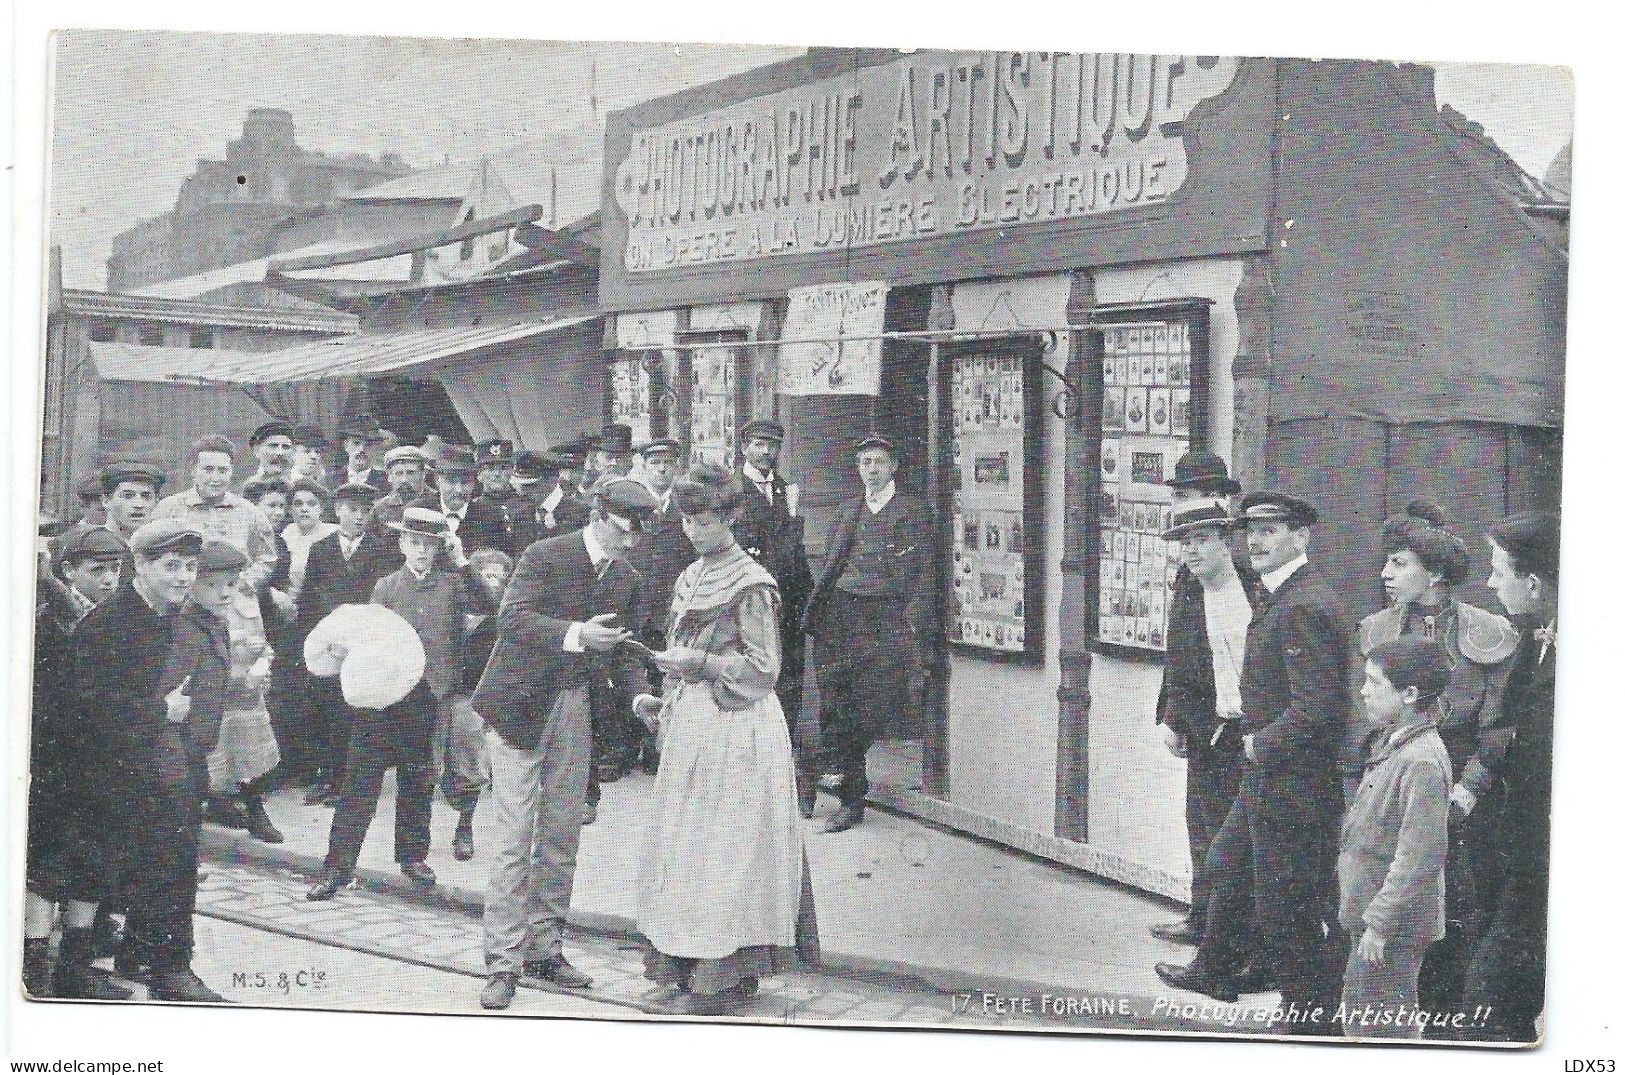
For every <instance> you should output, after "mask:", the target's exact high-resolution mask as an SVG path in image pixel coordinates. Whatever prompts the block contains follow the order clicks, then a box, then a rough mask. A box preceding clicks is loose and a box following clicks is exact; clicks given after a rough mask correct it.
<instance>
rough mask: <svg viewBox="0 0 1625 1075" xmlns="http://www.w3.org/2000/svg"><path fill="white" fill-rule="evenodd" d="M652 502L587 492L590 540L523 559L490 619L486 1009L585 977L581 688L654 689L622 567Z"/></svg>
mask: <svg viewBox="0 0 1625 1075" xmlns="http://www.w3.org/2000/svg"><path fill="white" fill-rule="evenodd" d="M653 508H654V497H653V496H652V495H651V494H650V492H649V491H648V490H647V489H645V488H644V487H643V486H642V484H640V483H638V482H636V481H633V480H632V479H630V478H616V477H611V478H607V479H605V480H604V481H603V482H601V483H600V484H599V485H598V486H597V487H595V491H594V506H593V517H592V521H591V522H590V523H589V524H588V525H587V527H586V528H584V529H582V530H579V531H576V532H574V533H571V534H565V535H563V536H561V537H556V538H549V539H546V540H543V541H538V542H536V543H534V544H533V545H531V546H530V548H528V549H526V550H525V555H524V556H523V558H521V559H520V561H519V566H518V567H517V568H516V569H515V571H514V575H513V581H512V582H511V583H510V584H509V586H508V592H507V593H506V594H505V595H504V597H503V600H502V608H501V610H500V611H499V612H498V613H497V643H496V648H495V649H494V650H493V651H492V653H491V659H490V661H489V663H487V665H486V667H485V674H484V675H483V676H481V677H480V684H479V687H478V688H477V689H476V690H475V691H474V696H473V698H472V700H471V701H472V704H473V707H474V711H475V712H476V713H478V714H479V715H480V716H482V717H484V718H485V723H486V726H487V728H488V729H489V731H488V732H487V734H486V746H487V748H488V750H489V752H490V759H491V800H492V806H493V808H494V813H495V816H496V819H497V821H496V826H497V829H498V831H497V832H495V833H494V834H493V837H492V840H493V843H494V845H495V847H496V854H495V857H494V860H493V862H492V868H491V879H490V882H489V883H488V884H487V886H486V898H485V964H486V971H487V973H488V974H489V979H488V980H487V982H486V987H485V990H484V992H483V993H482V994H481V995H480V1004H481V1006H482V1007H486V1008H506V1007H507V1006H508V1005H509V1004H510V1003H511V1002H512V1001H513V995H514V989H515V986H516V985H517V983H518V979H519V975H520V973H521V972H523V973H524V974H525V975H527V976H529V977H532V978H539V979H545V980H548V981H552V982H554V983H556V984H559V985H563V986H566V987H568V988H572V989H582V988H586V987H587V986H590V985H591V984H592V979H591V978H590V977H588V976H587V975H585V974H582V973H581V972H580V971H578V970H576V969H575V968H574V967H572V966H571V965H570V963H569V961H568V960H567V959H566V958H565V956H564V947H563V945H564V922H565V917H566V915H567V914H568V912H569V909H570V890H571V887H572V885H573V882H574V877H575V856H576V848H577V845H578V842H579V840H580V835H581V824H582V819H583V814H582V806H583V800H584V799H585V797H586V792H587V773H588V771H589V770H590V768H591V766H592V714H591V705H590V702H589V698H588V684H589V681H591V680H592V679H595V678H599V677H613V678H615V679H616V680H618V685H619V686H620V687H621V688H622V689H624V690H627V691H629V692H631V693H632V694H641V693H644V692H646V691H647V690H648V675H647V672H646V670H645V668H644V665H643V661H642V659H641V658H639V657H638V656H637V655H636V654H635V653H633V652H632V651H631V650H630V649H621V650H620V651H619V652H616V651H617V647H619V646H620V644H621V643H622V642H623V641H625V640H626V639H628V638H630V637H632V635H633V632H632V631H631V630H630V629H629V628H633V627H635V625H636V619H637V615H638V611H639V608H640V607H641V601H642V597H641V595H640V594H639V585H640V580H639V578H638V573H637V571H635V570H634V569H633V568H631V567H630V566H628V565H627V564H626V562H625V561H626V557H627V554H628V553H629V552H631V550H632V549H633V547H634V546H636V544H637V542H638V540H639V538H640V536H641V533H642V531H643V528H644V526H645V525H646V523H647V520H648V517H649V513H650V512H651V511H652V510H653Z"/></svg>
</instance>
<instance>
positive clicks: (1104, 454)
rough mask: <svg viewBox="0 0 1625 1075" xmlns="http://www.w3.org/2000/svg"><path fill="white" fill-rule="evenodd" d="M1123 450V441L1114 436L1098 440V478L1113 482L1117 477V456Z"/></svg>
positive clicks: (1118, 464)
mask: <svg viewBox="0 0 1625 1075" xmlns="http://www.w3.org/2000/svg"><path fill="white" fill-rule="evenodd" d="M1122 450H1123V442H1122V441H1120V440H1118V439H1117V438H1116V437H1107V438H1105V439H1104V440H1102V441H1101V442H1100V480H1101V481H1103V482H1115V481H1116V480H1117V479H1118V468H1119V466H1120V462H1119V458H1118V457H1119V456H1120V455H1121V453H1122Z"/></svg>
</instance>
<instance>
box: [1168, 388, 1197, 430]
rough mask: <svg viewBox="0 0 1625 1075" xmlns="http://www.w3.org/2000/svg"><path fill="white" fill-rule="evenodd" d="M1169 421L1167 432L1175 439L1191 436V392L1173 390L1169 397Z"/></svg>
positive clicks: (1178, 389) (1183, 389)
mask: <svg viewBox="0 0 1625 1075" xmlns="http://www.w3.org/2000/svg"><path fill="white" fill-rule="evenodd" d="M1169 406H1170V419H1169V427H1168V432H1169V433H1172V434H1173V435H1174V436H1176V437H1188V436H1190V435H1191V390H1190V389H1188V388H1175V389H1173V391H1172V392H1171V393H1170V395H1169Z"/></svg>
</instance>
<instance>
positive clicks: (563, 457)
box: [536, 442, 591, 537]
mask: <svg viewBox="0 0 1625 1075" xmlns="http://www.w3.org/2000/svg"><path fill="white" fill-rule="evenodd" d="M553 457H554V459H555V460H556V461H557V463H558V479H557V480H556V481H555V482H554V483H553V488H552V489H550V490H548V491H547V492H546V493H545V494H543V496H542V498H541V499H540V500H539V501H538V502H537V504H536V535H537V536H538V537H555V536H557V535H558V534H566V533H569V532H570V531H571V530H579V529H581V528H582V527H583V526H586V525H587V521H588V519H589V518H590V516H591V508H590V506H589V503H588V499H587V498H585V497H583V496H580V495H578V492H579V486H578V484H577V482H578V480H579V479H580V477H581V473H582V467H583V461H584V460H585V459H586V457H587V452H586V449H585V448H583V447H582V446H581V445H580V444H578V443H575V442H571V443H568V444H561V445H559V446H558V447H557V448H555V449H553Z"/></svg>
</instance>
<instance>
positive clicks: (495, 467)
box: [458, 439, 536, 560]
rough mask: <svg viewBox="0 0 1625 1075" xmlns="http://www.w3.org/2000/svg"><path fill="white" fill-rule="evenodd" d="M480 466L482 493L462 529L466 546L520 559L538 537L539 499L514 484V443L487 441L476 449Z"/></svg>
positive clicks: (476, 498)
mask: <svg viewBox="0 0 1625 1075" xmlns="http://www.w3.org/2000/svg"><path fill="white" fill-rule="evenodd" d="M474 454H475V455H476V456H477V457H478V463H479V468H480V495H479V496H477V497H475V498H474V501H473V503H471V504H470V505H469V506H468V519H467V521H466V523H465V525H464V527H463V529H461V530H459V531H458V533H460V534H461V535H462V537H463V548H465V549H467V550H468V551H469V552H473V551H474V550H476V549H498V550H500V551H501V552H504V553H507V554H508V555H509V556H510V557H512V558H513V559H515V560H517V559H518V558H519V556H520V554H521V553H523V552H524V551H525V546H526V545H529V544H530V543H531V542H532V541H534V540H535V518H536V502H535V501H533V500H531V499H530V498H529V497H528V496H526V495H525V494H523V493H521V492H520V491H519V490H517V489H515V488H514V487H513V473H514V454H513V442H512V441H509V440H501V439H497V440H488V441H485V442H483V443H482V444H480V445H479V447H477V448H475V449H474Z"/></svg>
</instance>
